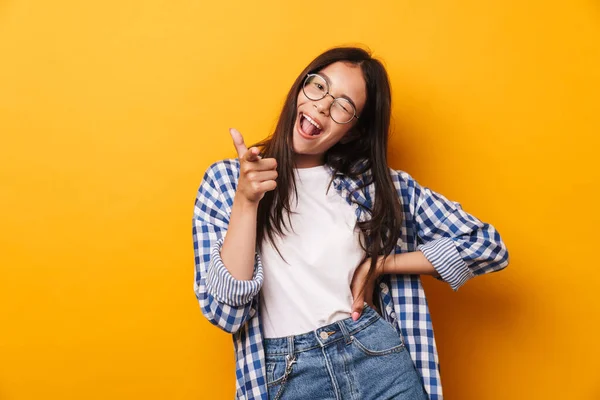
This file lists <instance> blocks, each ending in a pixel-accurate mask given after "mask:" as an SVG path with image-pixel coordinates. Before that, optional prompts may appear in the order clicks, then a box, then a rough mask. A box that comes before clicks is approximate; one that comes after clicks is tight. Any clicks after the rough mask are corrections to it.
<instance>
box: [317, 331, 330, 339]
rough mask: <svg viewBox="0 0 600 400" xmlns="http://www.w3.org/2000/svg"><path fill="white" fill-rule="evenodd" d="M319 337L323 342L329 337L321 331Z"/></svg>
mask: <svg viewBox="0 0 600 400" xmlns="http://www.w3.org/2000/svg"><path fill="white" fill-rule="evenodd" d="M319 336H320V337H321V339H323V340H325V339H327V338H328V337H329V335H328V334H327V332H325V331H322V332H321V333H319Z"/></svg>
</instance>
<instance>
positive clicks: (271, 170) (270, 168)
mask: <svg viewBox="0 0 600 400" xmlns="http://www.w3.org/2000/svg"><path fill="white" fill-rule="evenodd" d="M229 133H230V134H231V138H232V139H233V144H234V146H235V149H236V151H237V153H238V158H239V160H240V178H239V180H238V186H237V191H236V198H237V196H242V199H244V200H247V201H248V202H249V203H251V204H258V202H259V201H260V200H261V199H262V198H263V197H264V195H265V193H266V192H268V191H270V190H274V189H275V188H276V187H277V182H276V179H277V160H275V159H274V158H264V159H263V158H261V157H260V155H259V154H260V151H259V149H258V148H256V147H252V148H250V149H248V148H246V144H245V143H244V138H243V137H242V134H241V133H240V132H238V131H237V130H235V129H233V128H231V129H230V130H229Z"/></svg>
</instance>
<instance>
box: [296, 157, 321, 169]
mask: <svg viewBox="0 0 600 400" xmlns="http://www.w3.org/2000/svg"><path fill="white" fill-rule="evenodd" d="M295 161H296V168H313V167H318V166H319V165H323V164H325V158H324V157H323V155H322V154H314V155H313V154H295Z"/></svg>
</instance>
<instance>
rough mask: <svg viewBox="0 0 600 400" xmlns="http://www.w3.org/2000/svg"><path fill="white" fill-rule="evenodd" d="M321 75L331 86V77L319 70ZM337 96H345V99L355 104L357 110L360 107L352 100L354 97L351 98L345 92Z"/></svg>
mask: <svg viewBox="0 0 600 400" xmlns="http://www.w3.org/2000/svg"><path fill="white" fill-rule="evenodd" d="M319 75H321V76H322V77H323V78H325V80H326V81H327V84H328V85H329V86H331V79H329V77H328V76H327V75H326V74H325V73H324V72H319ZM337 97H341V98H343V99H346V100H348V101H349V102H350V104H352V105H353V106H354V109H355V110H357V109H358V108H357V107H356V104H354V101H352V99H351V98H350V97H348V96H347V95H345V94H341V95H339V96H337ZM337 97H336V98H337Z"/></svg>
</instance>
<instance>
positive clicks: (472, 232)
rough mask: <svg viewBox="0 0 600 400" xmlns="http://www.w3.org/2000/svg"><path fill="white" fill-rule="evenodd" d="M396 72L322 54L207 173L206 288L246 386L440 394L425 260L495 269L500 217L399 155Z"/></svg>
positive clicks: (198, 255) (448, 271)
mask: <svg viewBox="0 0 600 400" xmlns="http://www.w3.org/2000/svg"><path fill="white" fill-rule="evenodd" d="M390 103H391V96H390V85H389V82H388V77H387V73H386V71H385V69H384V67H383V65H382V64H381V63H380V62H379V61H377V60H376V59H374V58H372V57H371V56H370V54H369V53H368V52H366V51H364V50H362V49H359V48H334V49H332V50H329V51H327V52H325V53H323V54H321V55H320V56H318V57H317V58H316V59H315V60H313V61H312V62H311V63H310V64H309V65H308V66H307V67H306V68H305V69H304V71H302V73H301V74H300V75H299V76H298V78H297V79H296V81H295V82H294V84H293V85H292V88H291V89H290V91H289V93H288V96H287V99H286V101H285V104H284V106H283V110H282V112H281V115H280V117H279V122H278V124H277V127H276V128H275V132H274V133H273V134H272V135H271V137H269V138H268V139H266V140H265V141H263V142H261V143H259V144H258V145H257V146H256V147H252V148H250V149H247V148H246V146H245V144H244V141H243V138H242V136H241V134H240V133H239V132H237V131H235V130H231V135H232V137H233V141H234V144H235V147H236V150H237V153H238V156H239V157H238V158H237V159H229V160H223V161H219V162H217V163H215V164H213V165H212V166H210V167H209V168H208V170H207V172H206V174H205V175H204V179H203V182H202V184H201V186H200V189H199V191H198V196H197V199H196V203H195V208H194V227H193V234H194V249H195V259H196V282H195V292H196V295H197V297H198V300H199V302H200V306H201V309H202V312H203V314H204V315H205V316H206V318H208V320H209V321H210V322H211V323H213V324H214V325H216V326H218V327H220V328H221V329H223V330H225V331H226V332H229V333H232V334H233V342H234V345H235V354H236V366H237V371H236V377H237V398H238V399H248V400H250V399H284V400H286V399H321V400H322V399H336V400H341V399H344V400H346V399H357V400H367V399H406V400H413V399H426V398H430V399H441V398H442V390H441V383H440V376H439V369H438V357H437V351H436V347H435V341H434V337H433V330H432V326H431V319H430V315H429V310H428V308H427V302H426V299H425V293H424V291H423V287H422V285H421V281H420V275H421V274H428V275H433V276H435V277H437V278H438V279H440V280H443V281H445V282H447V283H449V284H450V286H451V287H452V288H453V289H455V290H456V289H458V288H459V287H460V286H461V285H462V284H464V283H465V282H466V281H467V280H468V279H469V278H472V277H474V276H477V275H481V274H485V273H489V272H494V271H498V270H500V269H502V268H504V267H505V266H506V265H507V264H508V253H507V250H506V247H505V245H504V243H503V242H502V240H501V239H500V236H499V235H498V232H497V231H496V230H495V229H494V228H493V227H492V226H491V225H489V224H486V223H483V222H481V221H479V220H478V219H476V218H475V217H473V216H472V215H469V214H468V213H466V212H465V211H463V210H462V209H461V207H460V205H459V204H458V203H454V202H451V201H449V200H448V199H446V198H445V197H443V196H442V195H440V194H437V193H435V192H433V191H431V190H429V189H427V188H425V187H422V186H420V185H419V184H418V183H417V182H415V180H414V179H412V178H411V177H410V176H409V175H408V174H406V173H404V172H401V171H395V170H391V169H389V167H388V165H387V157H386V154H387V143H388V131H389V125H390V112H391V108H390Z"/></svg>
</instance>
